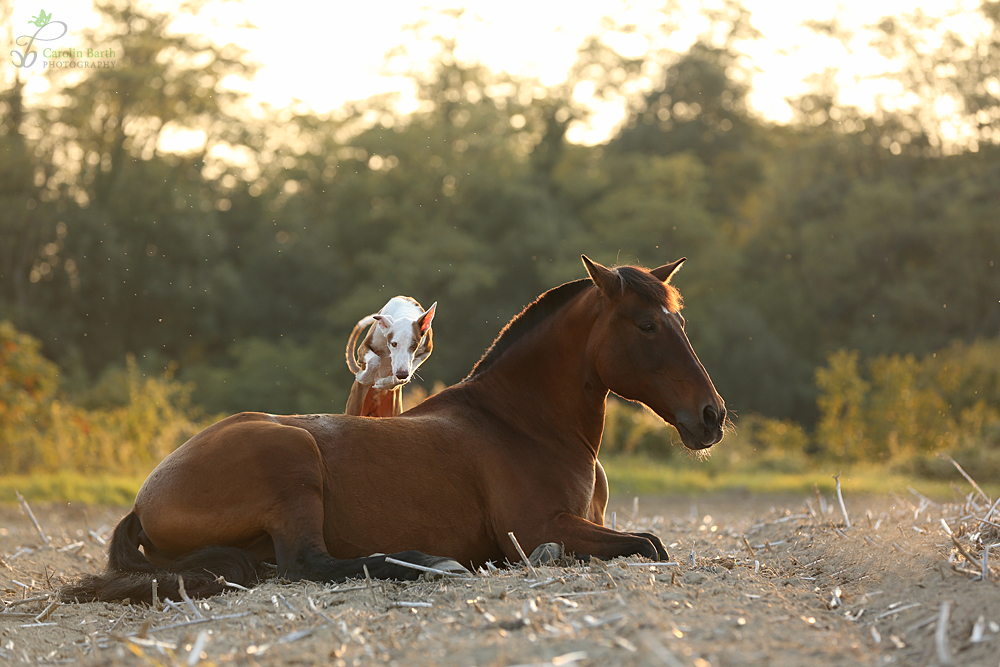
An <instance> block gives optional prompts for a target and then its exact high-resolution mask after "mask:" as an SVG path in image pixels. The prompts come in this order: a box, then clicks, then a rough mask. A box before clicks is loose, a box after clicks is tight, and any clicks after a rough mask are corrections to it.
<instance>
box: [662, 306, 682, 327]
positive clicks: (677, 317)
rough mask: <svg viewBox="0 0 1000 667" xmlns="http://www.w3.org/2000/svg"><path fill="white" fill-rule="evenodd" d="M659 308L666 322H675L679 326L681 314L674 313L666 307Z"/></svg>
mask: <svg viewBox="0 0 1000 667" xmlns="http://www.w3.org/2000/svg"><path fill="white" fill-rule="evenodd" d="M661 308H663V312H664V313H666V315H667V319H668V320H670V321H672V322H676V323H677V325H678V326H681V325H680V319H681V314H680V313H679V312H677V313H675V312H673V311H672V310H670V309H669V308H667V307H666V306H661ZM682 328H683V327H682Z"/></svg>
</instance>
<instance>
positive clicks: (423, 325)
mask: <svg viewBox="0 0 1000 667" xmlns="http://www.w3.org/2000/svg"><path fill="white" fill-rule="evenodd" d="M437 305H438V302H437V301H435V302H434V303H432V304H431V307H430V308H428V309H427V310H425V311H424V314H423V315H421V316H420V317H419V318H418V319H417V324H418V325H419V326H420V333H422V334H424V333H427V330H428V329H430V328H431V322H433V321H434V312H435V311H436V310H437Z"/></svg>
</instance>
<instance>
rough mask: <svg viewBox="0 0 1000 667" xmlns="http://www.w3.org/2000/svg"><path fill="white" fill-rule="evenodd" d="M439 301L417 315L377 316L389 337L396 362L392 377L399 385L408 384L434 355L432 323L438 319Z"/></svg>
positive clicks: (387, 340) (393, 364) (388, 341)
mask: <svg viewBox="0 0 1000 667" xmlns="http://www.w3.org/2000/svg"><path fill="white" fill-rule="evenodd" d="M436 308H437V302H436V301H435V302H434V303H433V304H432V305H431V307H430V308H428V309H427V310H425V311H423V312H422V313H420V314H419V315H418V316H417V317H415V318H412V317H406V316H397V317H395V318H393V316H392V315H389V314H381V313H380V314H378V315H375V316H374V317H375V320H376V322H377V323H378V327H379V329H380V332H381V334H382V337H383V338H384V340H385V344H386V348H387V349H388V352H389V359H390V360H391V363H392V374H391V377H392V378H393V379H394V382H395V384H397V385H399V384H405V383H407V382H409V381H410V377H411V376H412V375H413V373H414V371H416V370H417V368H418V367H419V366H420V364H421V363H423V361H424V360H425V359H426V358H427V357H428V356H429V355H430V346H431V323H432V322H433V321H434V311H435V310H436Z"/></svg>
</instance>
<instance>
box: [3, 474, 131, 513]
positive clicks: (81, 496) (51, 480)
mask: <svg viewBox="0 0 1000 667" xmlns="http://www.w3.org/2000/svg"><path fill="white" fill-rule="evenodd" d="M145 479H146V476H145V475H140V476H115V475H86V474H83V473H78V472H58V473H38V474H33V475H5V476H0V503H5V504H9V503H14V504H16V503H17V494H16V493H15V491H17V492H20V494H21V495H22V496H24V498H25V500H27V501H28V502H29V503H38V502H76V503H83V504H87V505H118V506H125V507H128V506H130V505H131V504H132V503H133V502H134V501H135V494H136V493H137V492H138V491H139V487H140V486H142V482H143V480H145Z"/></svg>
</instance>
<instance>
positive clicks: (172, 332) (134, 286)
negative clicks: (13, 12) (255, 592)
mask: <svg viewBox="0 0 1000 667" xmlns="http://www.w3.org/2000/svg"><path fill="white" fill-rule="evenodd" d="M728 6H729V7H730V9H733V11H731V12H730V13H729V14H723V15H720V16H717V17H716V21H718V22H719V23H720V25H721V26H722V27H723V28H724V30H721V31H718V30H717V31H713V34H723V35H726V36H727V37H725V38H723V39H721V40H720V39H712V38H710V37H709V36H705V37H703V38H700V39H699V40H697V41H695V42H694V43H693V44H692V45H691V46H690V48H688V49H687V50H686V51H684V52H679V53H669V52H663V51H651V52H650V53H649V54H647V55H646V56H644V57H640V58H627V57H624V56H621V55H620V54H618V53H617V52H615V51H614V50H613V49H612V48H610V46H608V43H609V41H608V40H607V39H606V38H602V37H595V38H592V39H590V40H588V41H587V42H586V43H585V44H584V45H582V46H581V49H580V53H579V62H578V64H577V66H576V67H575V68H574V69H573V71H572V72H571V73H570V78H569V80H568V81H567V82H565V83H564V84H560V85H558V86H550V87H544V86H541V84H539V83H538V82H537V81H534V80H530V79H525V78H518V77H514V76H511V75H507V74H503V73H497V72H492V71H489V70H488V69H486V68H484V67H483V66H481V65H478V64H475V63H468V62H463V61H461V60H460V59H458V58H457V57H456V53H455V42H454V40H451V39H446V38H439V39H438V44H439V47H440V49H439V53H438V56H437V59H436V61H435V62H434V63H433V67H431V68H429V69H425V70H418V71H413V72H411V73H410V76H411V78H412V80H413V84H414V87H415V90H416V91H417V98H418V104H417V107H416V111H413V112H410V113H406V114H404V113H401V112H400V111H399V110H398V109H399V105H398V100H397V99H395V98H394V97H393V96H391V95H380V96H375V97H372V98H370V99H367V100H363V101H359V102H356V103H352V104H350V105H347V106H345V107H344V108H342V109H340V110H337V111H335V112H331V113H328V114H319V113H315V112H313V111H311V110H309V109H307V108H301V107H298V106H295V107H292V108H285V109H265V112H264V113H262V114H256V115H254V114H250V113H249V112H247V111H246V108H245V107H244V106H243V105H242V97H243V96H242V94H241V93H239V92H235V91H234V90H232V89H230V88H228V87H227V84H226V80H227V77H232V76H243V77H248V76H251V75H252V73H253V70H254V64H253V62H252V60H251V58H250V54H247V53H246V52H244V51H242V50H240V49H238V48H236V47H234V46H232V45H228V46H224V47H220V46H218V45H215V44H212V43H211V42H209V41H208V40H205V39H203V38H201V37H199V36H197V35H184V34H180V35H178V34H175V33H173V32H171V31H169V30H168V29H167V27H168V26H169V23H170V17H169V16H167V15H157V14H155V13H153V11H152V10H145V9H140V8H132V7H125V8H121V7H117V6H115V5H113V4H110V3H108V4H99V7H100V10H101V12H102V14H103V17H104V24H103V25H102V27H101V28H100V29H98V30H103V31H104V32H103V33H101V35H100V39H99V41H100V42H101V43H108V44H115V45H116V47H115V50H116V53H119V54H121V57H120V62H119V63H118V65H117V67H116V68H114V69H102V70H93V71H87V72H86V73H85V74H84V75H78V76H75V77H66V76H65V75H63V74H60V73H53V74H52V75H51V84H52V86H53V91H52V93H51V94H50V95H48V96H47V97H45V98H43V99H41V100H40V101H37V102H35V103H32V104H30V105H29V104H27V103H26V100H25V96H24V82H23V80H22V79H21V78H20V77H19V76H16V77H15V78H14V79H13V81H7V82H6V83H7V84H8V85H7V87H6V89H5V90H3V91H2V93H0V118H2V122H0V320H9V321H10V322H12V323H13V324H14V325H15V326H16V327H17V329H18V330H20V331H23V332H27V333H29V334H31V336H33V337H34V338H36V339H37V340H39V341H40V342H41V352H42V353H43V354H44V355H45V356H46V357H47V358H48V359H50V360H52V361H53V362H55V363H56V364H57V365H58V368H59V371H58V375H59V376H60V382H61V387H62V390H63V391H65V392H66V393H67V394H68V395H71V396H72V397H73V400H74V401H76V402H78V403H79V404H80V405H85V406H92V407H93V406H99V405H102V404H114V403H115V401H119V402H121V401H122V400H123V399H122V397H121V396H122V395H121V391H117V392H116V391H115V390H113V387H114V386H115V382H116V381H118V380H121V378H123V377H126V376H127V375H128V372H126V370H125V367H126V358H127V355H132V356H133V358H134V359H135V364H136V367H137V368H138V369H140V370H142V371H145V372H147V373H151V374H159V373H162V370H163V369H165V368H167V367H168V366H169V367H171V368H173V369H175V372H176V377H177V378H178V379H179V380H181V381H183V382H186V383H191V386H192V387H193V393H192V394H191V400H192V401H193V403H194V404H196V405H199V406H202V407H203V408H204V409H205V410H207V411H209V412H231V411H237V410H246V409H250V410H264V411H268V412H315V411H323V412H329V411H333V412H336V411H340V410H341V409H342V407H343V404H344V401H345V400H346V397H347V394H348V391H349V388H350V384H351V377H350V374H349V373H348V371H347V370H346V368H345V364H344V362H343V355H344V345H345V342H346V340H347V336H348V334H349V332H350V330H351V327H352V326H353V324H354V323H355V322H356V321H357V320H358V319H360V318H361V317H363V316H364V315H367V314H368V313H370V312H373V311H375V310H377V309H378V308H380V307H381V306H382V305H383V304H384V303H385V302H386V301H387V300H388V299H389V298H391V297H392V296H395V295H397V294H406V295H410V296H413V297H414V298H416V299H417V300H419V301H420V302H421V303H423V304H424V305H429V304H430V303H431V302H433V301H438V302H439V308H438V315H437V317H436V318H435V322H434V328H435V343H436V346H435V352H434V355H433V356H432V357H431V359H430V360H429V361H428V363H426V364H425V365H424V366H423V367H422V368H421V371H420V375H421V379H422V381H423V383H424V384H425V385H426V386H428V387H429V386H432V385H433V384H435V383H438V382H442V383H445V384H450V383H453V382H456V381H458V380H460V379H462V378H463V377H464V376H465V374H467V373H468V371H469V370H470V369H471V367H472V365H473V364H474V362H475V361H476V359H478V357H479V356H480V355H481V354H482V352H483V351H484V350H485V349H486V347H487V346H488V345H489V344H490V342H491V341H492V340H493V338H494V337H495V335H496V334H497V332H498V331H499V330H500V328H501V327H502V326H503V325H504V324H505V323H506V322H507V321H508V319H509V318H510V317H512V316H513V315H514V314H516V313H517V312H518V311H519V310H520V308H521V307H523V306H524V305H525V304H527V303H528V302H530V301H531V300H532V299H533V298H535V297H536V296H537V295H538V294H540V293H541V292H542V291H544V290H546V289H548V288H551V287H553V286H555V285H558V284H560V283H562V282H565V281H568V280H572V279H576V278H579V277H581V276H582V275H583V270H582V267H581V265H580V260H579V257H580V254H582V253H586V254H587V255H589V256H590V257H592V258H594V259H595V260H598V261H601V262H604V263H608V264H614V263H616V262H621V263H629V262H639V263H642V264H644V265H646V266H657V265H659V264H663V263H666V262H668V261H671V260H673V259H676V258H677V257H680V256H682V255H683V256H688V257H689V258H690V260H689V261H688V262H687V263H686V264H685V266H684V269H683V270H682V271H681V273H680V274H679V275H678V276H677V278H676V279H675V283H676V284H677V285H678V287H679V288H680V289H681V291H682V292H683V294H684V295H685V298H686V303H687V306H686V317H687V320H688V322H689V328H688V331H689V335H690V338H691V340H692V342H693V344H694V346H695V349H696V350H697V351H698V354H699V356H700V357H701V359H702V361H703V362H704V364H705V366H706V368H707V369H708V370H709V372H710V374H711V375H712V377H713V380H714V381H715V383H716V385H717V387H718V389H719V391H720V393H721V394H722V395H723V396H724V397H725V399H726V400H727V404H728V405H729V406H730V407H732V408H733V409H734V410H735V412H736V413H737V414H742V415H750V414H760V415H764V416H766V417H768V418H772V419H776V420H791V421H793V422H795V423H798V424H801V425H803V426H804V427H805V428H807V429H813V428H825V426H823V424H824V422H822V414H821V412H822V410H821V408H820V407H818V404H817V397H818V396H819V395H820V392H821V391H822V389H821V387H819V386H818V385H817V382H816V380H817V375H816V373H817V371H816V369H817V368H820V367H824V366H826V365H827V364H828V361H829V360H830V359H831V355H835V354H837V353H838V351H839V350H851V351H856V353H857V355H859V358H860V359H861V360H869V359H875V358H877V357H879V356H880V355H882V356H885V355H916V357H919V358H923V357H924V356H926V355H929V354H933V353H935V352H936V351H939V350H943V349H947V348H950V346H954V345H973V344H975V342H976V341H980V340H986V339H995V338H996V337H997V336H998V333H1000V223H998V211H1000V147H998V144H1000V89H998V85H1000V27H998V26H1000V9H998V8H1000V3H997V2H984V3H983V4H982V6H981V8H980V13H981V17H982V20H983V21H985V22H986V23H987V24H988V25H989V26H991V30H988V31H986V32H984V33H983V34H981V35H978V36H976V37H975V38H974V39H973V38H961V39H959V37H958V36H956V40H958V41H955V40H952V41H948V40H944V41H943V42H942V45H941V46H939V47H937V48H938V51H936V52H928V51H927V50H926V49H923V48H915V47H913V46H912V45H913V44H916V43H918V40H916V41H915V40H914V39H908V37H913V36H919V35H921V34H922V33H921V30H923V29H925V27H926V26H924V25H923V24H920V23H919V22H917V21H916V19H913V18H912V17H910V18H909V19H908V18H907V17H897V18H896V19H894V20H893V22H892V23H891V24H890V23H885V24H883V25H881V26H879V28H878V30H877V33H878V35H879V39H880V40H881V42H880V48H882V49H884V50H885V51H886V52H887V53H888V52H892V53H895V54H896V55H897V56H898V57H899V58H902V59H903V62H905V63H907V64H908V65H909V67H906V68H903V69H901V73H900V76H899V79H900V84H901V85H902V86H903V87H904V88H906V87H909V88H910V89H912V91H913V92H914V94H915V95H918V97H920V98H921V99H928V95H938V96H951V99H953V100H955V101H956V105H957V107H956V108H957V111H956V112H955V114H954V115H955V118H952V121H953V122H959V123H960V124H961V126H962V128H964V129H963V133H964V134H961V137H963V138H962V141H963V142H964V143H957V144H951V145H949V144H948V139H947V136H946V133H943V131H942V128H941V126H940V124H939V123H938V120H939V119H935V118H932V117H928V115H927V114H926V113H925V112H924V111H923V109H924V108H925V107H923V106H921V105H918V106H917V107H916V108H915V109H914V110H912V111H907V110H888V109H876V110H875V111H870V112H866V111H862V110H860V109H858V108H854V107H851V106H849V105H845V104H842V103H841V102H839V97H838V91H837V90H835V89H834V88H832V87H831V84H830V77H829V76H826V77H824V76H819V77H817V79H816V81H814V85H813V89H812V90H811V91H810V92H809V93H808V94H806V95H803V96H801V97H799V98H796V99H794V100H791V103H792V105H793V107H794V109H795V112H796V115H795V118H794V120H793V121H792V122H790V123H786V124H779V123H774V122H771V121H767V120H765V119H763V118H761V117H760V116H759V115H757V114H755V113H754V112H753V110H752V109H751V107H750V105H749V103H748V100H747V96H748V92H749V88H748V84H747V81H748V80H749V79H748V69H749V65H748V64H747V63H746V60H745V58H744V56H743V54H742V53H741V52H740V51H739V45H740V43H741V42H740V41H739V40H740V39H746V38H747V35H748V34H750V33H751V32H752V31H751V29H750V27H749V23H748V15H747V14H746V12H745V11H743V10H741V8H739V7H738V5H728ZM622 29H625V28H622ZM817 30H832V28H831V27H830V26H823V25H819V26H817ZM962 39H964V41H961V40H962ZM94 41H95V43H96V42H97V41H98V37H97V33H96V32H95V34H94ZM907 49H910V50H907ZM167 56H169V57H167ZM944 64H948V67H944ZM928 68H930V69H928ZM928 71H929V72H931V73H933V74H934V77H935V78H934V81H933V82H931V83H932V84H933V85H931V86H929V85H928V82H927V80H926V76H922V78H921V76H918V74H921V73H926V72H928ZM650 72H652V73H653V74H650ZM907 73H909V74H907ZM640 76H646V77H651V80H653V81H654V84H653V85H652V87H651V88H648V89H645V90H644V92H641V93H640V94H635V93H634V92H630V91H634V90H635V86H634V85H632V84H634V83H635V82H636V81H637V80H638V78H639V77H640ZM907 76H909V78H907ZM580 83H587V84H588V86H589V89H591V90H594V91H597V92H596V93H595V94H600V95H606V96H613V95H619V96H622V97H625V98H627V99H628V114H627V118H626V120H625V122H624V123H623V124H622V126H621V127H620V128H619V129H618V130H617V131H616V133H615V134H614V135H613V136H611V137H610V138H609V139H608V140H607V141H606V142H604V143H602V144H599V145H595V146H584V145H578V144H573V143H570V142H568V141H567V140H566V133H567V131H568V130H569V129H570V128H571V127H572V126H573V124H574V123H579V122H581V121H585V120H586V119H587V116H588V114H589V113H590V112H589V111H588V108H587V107H586V106H585V105H582V104H581V103H580V101H579V99H578V96H577V95H575V94H574V91H575V90H578V88H579V84H580ZM928 91H930V92H928ZM921 96H922V97H921ZM956 118H957V121H956V120H955V119H956ZM178 129H184V130H187V131H189V132H195V133H198V136H200V137H202V139H203V140H202V141H201V142H200V143H199V145H198V146H197V147H196V148H195V149H193V150H190V151H187V152H182V153H175V152H169V151H165V150H163V148H162V142H163V141H164V139H165V137H169V136H170V134H171V132H175V131H176V130H178ZM11 335H13V334H11ZM844 354H851V353H850V352H845V353H844ZM835 358H836V359H840V361H838V362H837V363H838V364H840V366H843V363H844V362H843V359H841V358H840V357H835ZM840 366H838V367H840ZM171 372H174V371H171ZM116 378H117V380H116ZM119 384H120V383H119ZM986 400H988V401H989V402H990V405H1000V396H998V395H992V396H989V397H986ZM992 444H993V446H994V447H996V446H998V444H1000V443H997V442H993V443H992Z"/></svg>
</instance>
